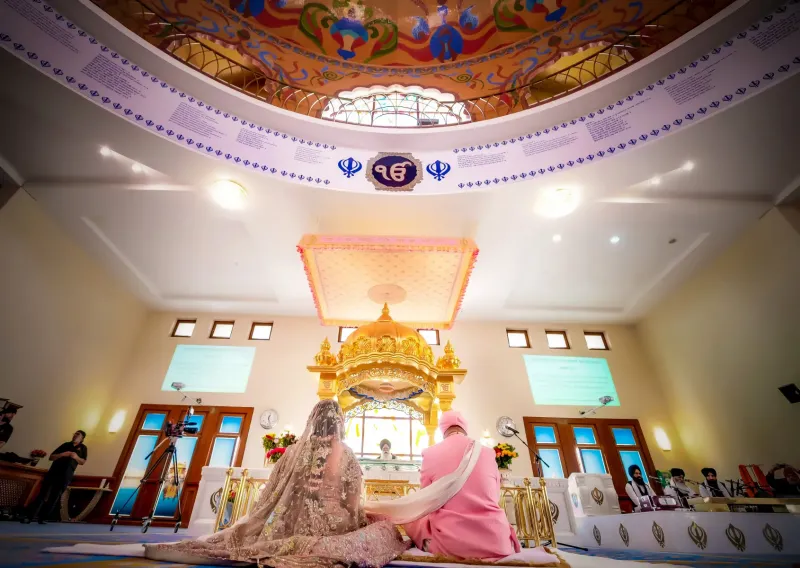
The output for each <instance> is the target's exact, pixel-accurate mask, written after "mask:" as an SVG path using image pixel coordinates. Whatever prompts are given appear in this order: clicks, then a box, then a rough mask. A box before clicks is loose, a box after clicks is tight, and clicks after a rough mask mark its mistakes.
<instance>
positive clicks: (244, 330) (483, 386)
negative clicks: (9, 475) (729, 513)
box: [94, 307, 682, 475]
mask: <svg viewBox="0 0 800 568" xmlns="http://www.w3.org/2000/svg"><path fill="white" fill-rule="evenodd" d="M378 312H379V310H378V309H377V307H376V317H377V315H379V313H378ZM182 317H191V318H194V317H197V318H198V325H197V328H196V330H195V333H194V337H193V338H191V339H189V340H186V339H177V338H171V337H169V335H170V332H171V330H172V326H173V325H174V323H175V320H176V319H177V318H182ZM214 319H221V320H225V319H234V320H236V325H235V327H234V332H233V337H232V339H231V340H230V341H221V340H216V339H214V340H212V339H208V335H209V332H210V328H211V325H212V323H213V320H214ZM253 320H256V321H272V319H271V318H267V317H263V316H242V315H237V316H228V315H226V314H214V315H211V314H191V313H181V314H177V313H172V314H170V313H153V314H151V315H150V316H149V317H148V320H147V323H146V325H145V327H144V331H143V333H142V334H141V336H140V338H139V340H138V342H137V345H136V347H135V350H134V354H133V356H132V358H131V362H130V364H129V365H128V367H127V370H126V372H125V373H124V374H123V376H122V380H121V381H120V383H119V385H118V386H117V389H116V390H115V397H114V399H113V402H112V404H111V405H110V406H109V407H108V409H107V412H106V415H105V417H104V421H108V420H109V419H110V417H111V416H112V415H113V414H114V413H115V412H116V411H117V410H126V412H127V417H128V418H127V420H126V422H125V425H124V426H123V428H122V430H121V431H120V432H119V433H117V434H103V433H102V432H99V433H98V436H96V437H95V441H94V444H95V447H98V444H99V445H101V446H102V453H103V456H104V458H103V459H104V463H105V464H106V469H105V470H104V471H105V472H108V473H110V472H111V471H112V470H113V467H114V464H116V460H117V458H118V456H119V453H120V451H121V449H122V445H123V444H124V441H125V438H126V436H127V433H128V431H129V429H130V426H131V421H132V419H133V417H134V416H135V414H136V411H137V409H138V407H139V404H141V403H178V402H179V400H180V396H179V395H178V394H177V393H174V392H162V391H161V385H162V382H163V380H164V376H165V373H166V371H167V368H168V367H169V363H170V360H171V358H172V355H173V352H174V350H175V346H176V345H178V344H180V343H188V344H210V345H255V346H256V347H257V351H256V357H255V361H254V364H253V371H252V374H251V377H250V382H249V384H248V388H247V392H246V393H244V394H208V393H203V394H202V395H200V396H202V398H203V404H205V405H231V406H253V407H255V413H256V417H257V416H258V415H259V414H260V413H261V412H262V411H263V410H265V409H267V408H275V409H276V410H277V411H278V412H279V414H280V423H279V427H280V428H283V427H284V426H285V425H287V424H289V425H291V426H292V427H293V430H294V431H295V432H299V431H301V430H302V428H303V426H304V425H305V419H306V416H307V414H308V412H309V410H310V409H311V407H312V406H313V405H314V404H315V403H316V401H317V395H316V391H317V382H316V380H315V378H314V377H313V376H312V375H311V374H310V373H309V372H308V371H307V370H306V366H307V365H309V364H312V362H313V357H314V355H315V354H316V353H317V351H318V350H319V344H320V343H321V341H322V340H323V339H324V338H325V337H326V336H327V337H328V338H329V339H330V340H331V341H332V342H333V343H334V348H335V349H338V345H337V344H336V343H335V341H336V336H337V332H338V329H337V328H324V327H322V326H320V325H319V322H318V320H317V319H316V318H276V319H275V320H274V322H275V327H274V331H273V336H272V339H271V340H270V341H260V342H250V341H248V339H247V335H248V333H249V330H250V324H251V322H252V321H253ZM515 327H519V326H518V325H517V326H515ZM523 327H524V326H523ZM505 329H506V326H505V325H504V324H500V323H470V322H461V323H457V324H456V326H455V329H454V330H452V331H445V332H442V333H441V339H442V344H444V343H445V342H446V341H447V339H452V341H453V344H454V346H455V348H456V354H457V355H458V356H459V357H460V358H461V361H462V365H463V366H464V367H465V368H467V369H468V371H469V373H468V375H467V377H466V380H465V381H464V383H463V384H462V385H459V386H458V387H457V391H456V392H457V397H458V398H457V399H456V402H455V408H456V409H458V410H461V411H462V412H463V413H464V414H465V416H466V417H467V419H468V420H470V422H471V434H472V435H473V436H480V435H481V433H482V431H483V430H485V429H488V430H491V431H493V430H494V424H495V421H496V420H497V418H498V416H501V415H504V414H508V415H510V416H512V417H514V419H515V420H517V421H518V422H519V423H520V424H522V417H523V416H574V417H577V416H578V410H580V408H578V407H548V406H537V405H535V404H534V403H533V398H532V395H531V391H530V388H529V386H528V379H527V374H526V372H525V366H524V364H523V359H522V355H523V354H524V353H538V354H563V355H571V356H604V357H606V358H607V359H608V362H609V366H610V368H611V371H612V373H613V375H614V379H615V382H616V386H617V391H618V394H619V397H620V400H621V401H622V406H620V407H613V408H607V409H605V410H603V411H602V413H601V414H599V415H598V416H599V417H605V418H610V417H615V416H616V417H625V418H638V419H639V420H640V421H641V423H642V426H643V428H644V431H645V434H646V436H647V443H648V446H649V448H650V451H651V453H652V455H653V459H654V460H655V463H656V466H657V467H660V468H665V467H670V466H672V465H674V464H675V463H682V462H681V458H682V455H681V450H680V445H679V444H678V443H677V436H676V435H674V430H673V427H672V424H671V423H670V421H669V418H668V415H667V413H666V410H665V409H664V408H663V405H662V403H661V396H660V391H659V390H658V388H659V387H658V383H657V382H656V380H655V378H654V375H653V373H652V371H651V369H650V367H649V364H648V361H647V358H646V357H645V356H644V354H643V353H642V348H641V345H640V344H639V341H638V339H637V336H636V334H635V331H634V330H633V329H632V328H630V327H620V326H609V327H606V328H604V329H605V331H606V332H607V333H608V337H609V339H610V341H611V343H612V347H613V348H612V350H611V351H608V352H604V353H599V352H596V351H595V352H589V351H588V350H587V349H586V347H585V343H584V342H583V336H582V328H581V327H580V326H567V327H566V328H560V329H567V330H568V331H569V333H570V339H571V341H572V344H573V347H574V348H573V349H572V350H570V351H568V352H562V351H557V352H556V351H550V350H548V349H547V346H546V344H545V338H544V329H545V328H544V326H539V325H537V326H529V329H530V337H531V342H532V344H533V347H532V349H511V348H509V347H508V345H507V343H506V336H505ZM592 329H597V326H592ZM442 349H443V346H439V347H434V352H435V354H436V355H437V356H438V355H441V354H442ZM104 423H105V422H104ZM656 426H660V427H663V428H664V429H665V430H666V431H667V432H668V433H670V434H672V437H673V440H674V443H673V447H674V449H673V451H672V452H671V453H670V454H665V453H663V452H661V450H659V449H658V447H657V445H656V443H655V440H654V439H653V437H652V430H653V428H654V427H656ZM262 435H263V430H262V429H261V428H260V426H259V425H258V421H257V420H254V421H253V425H252V428H251V431H250V433H249V440H248V444H247V448H246V451H245V458H244V465H245V466H248V467H254V466H257V465H261V464H262V462H263V450H262V449H261V444H260V437H261V436H262ZM493 436H494V437H495V438H498V437H499V436H497V435H496V434H493ZM98 438H99V440H98ZM517 445H518V446H519V444H517ZM523 455H524V454H523ZM514 470H515V472H518V473H519V474H520V475H530V471H531V468H530V463H529V461H527V460H525V459H524V458H523V459H520V460H518V462H517V463H516V464H515V465H514Z"/></svg>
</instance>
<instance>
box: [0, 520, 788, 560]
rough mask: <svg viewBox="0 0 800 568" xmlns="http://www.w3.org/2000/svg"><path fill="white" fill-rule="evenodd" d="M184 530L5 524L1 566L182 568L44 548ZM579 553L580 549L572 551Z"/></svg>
mask: <svg viewBox="0 0 800 568" xmlns="http://www.w3.org/2000/svg"><path fill="white" fill-rule="evenodd" d="M182 532H183V531H181V532H179V533H178V534H177V535H176V534H174V533H173V532H172V529H161V528H151V529H150V530H149V531H148V532H147V534H142V533H141V531H140V529H139V528H138V527H127V526H117V527H116V528H115V529H114V532H109V530H108V527H107V526H103V525H83V524H64V523H52V524H48V525H36V524H33V525H21V524H19V523H13V522H0V566H3V567H4V568H29V567H39V566H57V567H59V568H112V567H120V568H152V567H155V566H158V567H160V568H182V567H183V566H185V565H183V564H169V563H162V562H155V561H152V560H146V559H143V558H121V557H113V556H78V555H74V554H48V553H45V552H42V550H43V549H45V548H48V547H53V546H69V545H71V544H77V543H80V542H91V543H97V544H115V543H119V544H123V543H136V542H172V541H175V540H180V539H182V538H186V537H185V536H184V535H182V534H181V533H182ZM570 552H575V551H570ZM583 554H588V555H589V556H596V557H601V558H610V559H616V560H633V561H638V562H651V563H671V564H680V565H683V566H694V567H696V568H725V567H729V568H744V567H765V568H766V567H769V568H792V567H800V557H796V556H795V557H790V556H787V557H780V556H760V557H759V556H719V555H700V554H675V553H648V552H637V551H634V550H622V551H590V552H588V553H583Z"/></svg>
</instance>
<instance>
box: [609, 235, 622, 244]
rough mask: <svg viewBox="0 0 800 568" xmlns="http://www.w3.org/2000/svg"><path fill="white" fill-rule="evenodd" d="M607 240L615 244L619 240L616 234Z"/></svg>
mask: <svg viewBox="0 0 800 568" xmlns="http://www.w3.org/2000/svg"><path fill="white" fill-rule="evenodd" d="M608 240H609V242H610V243H611V244H612V245H616V244H618V243H619V241H620V238H619V237H618V236H617V235H614V236H613V237H611V238H610V239H608Z"/></svg>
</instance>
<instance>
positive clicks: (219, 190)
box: [210, 179, 247, 209]
mask: <svg viewBox="0 0 800 568" xmlns="http://www.w3.org/2000/svg"><path fill="white" fill-rule="evenodd" d="M210 192H211V198H212V199H213V200H214V201H215V202H216V203H217V205H219V206H220V207H222V208H223V209H244V206H245V201H246V198H247V190H246V189H245V188H244V187H242V186H241V185H239V184H238V183H236V182H235V181H231V180H229V179H220V180H217V181H215V182H214V183H213V184H211V187H210Z"/></svg>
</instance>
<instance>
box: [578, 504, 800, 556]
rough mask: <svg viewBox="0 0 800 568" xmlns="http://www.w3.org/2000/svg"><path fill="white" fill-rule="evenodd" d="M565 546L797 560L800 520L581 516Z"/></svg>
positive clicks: (779, 516) (786, 516)
mask: <svg viewBox="0 0 800 568" xmlns="http://www.w3.org/2000/svg"><path fill="white" fill-rule="evenodd" d="M768 527H769V528H768ZM692 535H694V539H693V538H692ZM626 540H627V542H626ZM564 542H566V543H568V544H577V545H579V546H585V547H587V548H601V549H611V550H626V549H631V550H646V551H654V552H690V553H691V552H693V553H697V554H730V555H736V554H783V555H790V554H795V555H797V554H800V515H795V514H790V513H695V512H686V511H656V512H652V513H632V514H627V515H605V516H597V517H579V518H577V535H576V537H575V538H574V539H571V538H567V539H564Z"/></svg>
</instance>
